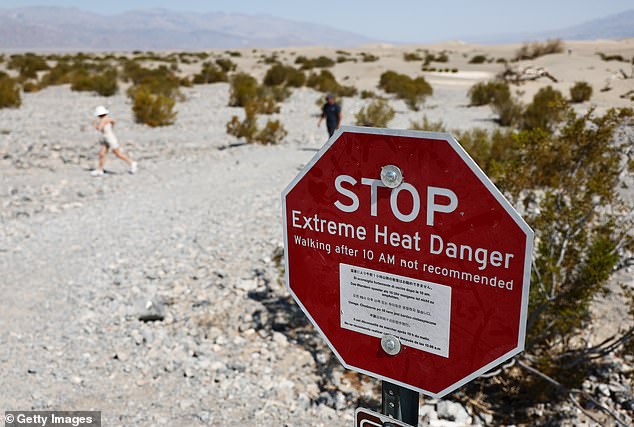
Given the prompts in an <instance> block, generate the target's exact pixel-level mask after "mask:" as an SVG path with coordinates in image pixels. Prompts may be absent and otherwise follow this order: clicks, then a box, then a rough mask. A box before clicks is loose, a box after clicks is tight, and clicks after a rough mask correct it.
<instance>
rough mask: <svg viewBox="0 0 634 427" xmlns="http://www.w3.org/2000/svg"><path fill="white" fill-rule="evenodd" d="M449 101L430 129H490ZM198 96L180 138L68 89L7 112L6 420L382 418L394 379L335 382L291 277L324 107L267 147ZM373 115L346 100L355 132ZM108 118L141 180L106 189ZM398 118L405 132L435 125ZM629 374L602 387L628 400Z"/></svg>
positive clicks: (186, 106)
mask: <svg viewBox="0 0 634 427" xmlns="http://www.w3.org/2000/svg"><path fill="white" fill-rule="evenodd" d="M467 88H468V87H467ZM434 90H435V95H434V97H433V98H432V99H431V100H430V101H428V104H427V108H426V111H425V112H426V114H427V116H428V117H429V118H430V119H432V120H438V119H442V120H443V121H444V122H445V124H447V125H448V127H450V128H456V127H460V128H468V127H472V126H480V127H482V126H485V127H491V126H493V123H492V122H491V118H492V113H491V111H490V110H489V109H488V107H481V108H466V107H465V106H464V105H465V104H466V97H465V94H466V88H465V87H464V86H451V85H448V86H444V87H435V89H434ZM184 92H185V95H186V98H187V99H186V101H184V102H181V103H179V105H178V108H179V115H178V119H177V122H176V124H175V125H174V126H171V127H169V128H158V129H150V128H147V127H144V126H141V125H138V124H135V123H133V120H132V117H131V112H130V106H129V105H127V103H128V101H127V99H126V97H125V96H124V95H122V94H121V95H117V96H115V97H112V98H108V99H103V98H99V97H97V96H93V95H90V94H84V93H76V92H71V91H70V90H69V88H68V87H65V86H63V87H53V88H49V89H46V90H44V91H42V92H39V93H33V94H26V95H25V97H24V104H23V106H22V107H21V108H20V109H17V110H2V111H0V206H1V208H0V272H1V274H0V289H1V292H2V296H3V298H2V307H1V308H0V313H1V315H0V366H2V374H1V378H2V384H3V386H4V387H3V389H4V392H3V393H1V395H0V413H1V412H2V411H4V410H8V409H12V410H13V409H24V410H27V409H82V410H101V411H103V419H104V425H108V426H132V425H134V426H156V425H177V426H181V425H182V426H197V425H227V426H229V425H262V426H264V425H267V426H349V425H351V424H352V416H353V411H354V408H355V407H356V406H358V405H359V404H360V403H363V404H364V405H365V406H369V407H374V408H376V406H377V405H378V402H379V400H378V399H379V398H380V395H379V390H378V381H375V380H373V379H368V378H361V377H360V376H358V375H356V374H353V373H350V372H345V371H344V370H343V369H342V368H340V367H339V366H338V364H337V362H336V360H335V359H334V358H333V357H332V355H331V353H330V351H329V350H328V349H327V348H326V347H325V346H324V345H323V344H322V342H321V340H320V338H319V337H318V336H316V333H315V331H314V330H313V328H312V327H311V326H310V325H309V324H308V323H307V321H306V319H305V317H304V316H303V315H302V313H301V312H300V311H298V309H297V307H296V306H295V305H294V304H293V303H292V301H291V300H290V299H289V297H288V294H287V292H286V291H285V289H284V287H283V283H282V282H281V279H280V269H281V268H282V267H281V266H280V264H279V261H280V255H281V251H282V243H281V240H282V231H281V206H280V193H281V191H282V190H283V188H284V187H285V186H286V185H287V184H288V183H289V182H290V181H291V179H292V178H293V177H294V176H295V174H296V173H297V172H298V171H299V170H300V169H301V167H302V166H303V165H304V164H306V163H307V162H308V161H309V160H310V158H311V157H312V156H313V155H314V153H315V151H316V150H317V149H318V148H319V147H320V146H321V145H322V144H323V143H324V142H325V139H326V138H325V136H326V132H325V129H323V128H322V129H318V128H317V126H316V123H317V116H316V107H315V100H316V99H317V98H319V97H320V96H321V94H319V93H317V92H314V91H312V90H309V89H300V90H297V91H295V92H294V94H293V96H292V97H291V98H290V99H289V100H288V101H286V102H285V103H284V104H283V105H282V111H281V113H280V115H279V117H280V118H281V120H282V122H283V124H284V126H285V127H286V128H287V130H288V131H289V134H288V137H287V138H286V140H285V141H284V143H283V144H282V145H279V146H267V147H262V146H253V145H245V144H241V143H240V142H239V141H236V140H235V139H233V138H231V137H229V136H227V135H226V133H225V123H226V122H227V121H228V120H229V118H230V116H231V115H232V114H237V115H240V114H241V111H242V110H241V109H233V108H228V107H226V105H227V99H228V86H227V85H226V84H214V85H206V86H196V87H194V88H192V89H185V90H184ZM439 99H442V100H443V102H442V103H441V102H439V101H438V100H439ZM365 102H366V101H362V100H360V99H359V98H354V99H352V98H346V99H345V100H344V122H346V123H352V122H353V118H352V117H353V113H354V112H355V111H357V110H358V109H359V108H360V107H361V105H363V103H365ZM98 104H106V105H108V106H109V108H110V110H111V111H112V112H113V115H114V117H115V119H116V120H117V126H116V129H115V130H116V132H117V135H118V136H119V139H120V141H121V142H122V143H123V146H124V149H125V150H126V151H127V152H129V153H130V154H131V156H132V157H134V158H135V159H136V160H138V161H139V165H140V167H139V169H140V170H139V172H138V173H137V174H136V175H129V174H127V173H126V167H125V164H123V163H122V162H120V161H118V160H116V159H114V158H112V157H110V158H109V161H108V163H107V165H106V169H107V170H108V172H109V173H107V174H106V176H104V177H101V178H92V177H91V176H90V175H89V170H90V169H91V168H92V167H94V165H95V159H96V153H97V150H98V146H97V143H96V138H97V135H96V134H95V133H94V130H92V129H91V128H90V121H91V119H92V117H91V112H92V110H93V109H94V107H95V106H96V105H98ZM393 105H394V106H395V108H396V110H397V117H396V118H395V120H394V122H393V123H392V126H393V127H407V126H408V125H409V121H410V120H420V118H421V117H422V113H414V112H410V111H409V110H407V108H406V107H405V105H404V104H403V103H401V102H394V103H393ZM623 271H624V272H625V271H626V270H623ZM624 274H625V273H624ZM625 277H626V278H629V280H630V281H631V271H627V273H626V276H625ZM626 362H628V361H622V360H617V361H615V363H617V364H618V368H617V369H612V370H610V371H609V372H607V373H606V374H605V378H603V377H597V378H596V382H595V383H592V384H590V385H589V390H590V391H591V392H592V393H596V394H597V395H598V396H599V397H601V396H603V397H604V398H605V399H616V398H615V397H614V396H615V395H616V394H618V393H621V395H622V396H624V397H623V401H624V402H627V401H628V399H631V390H628V389H627V388H624V387H625V385H624V384H626V381H625V380H623V378H624V377H625V375H627V374H628V372H631V368H629V367H628V365H627V363H626ZM629 363H630V365H631V364H632V363H634V361H632V360H629ZM598 375H600V374H598ZM614 375H616V377H614ZM599 384H600V385H599ZM603 385H604V386H603ZM619 387H620V388H619ZM628 393H629V394H628ZM628 396H629V397H628ZM422 405H423V406H422V407H421V408H422V414H421V421H422V420H423V418H424V420H425V421H429V422H430V423H431V424H430V425H434V426H458V425H468V424H483V423H485V422H489V423H491V422H495V421H494V420H493V419H492V417H491V416H490V415H487V414H486V413H481V414H476V413H472V412H471V410H470V409H469V410H467V409H466V408H465V407H464V406H463V405H461V404H460V403H457V402H454V401H452V400H451V399H448V400H444V401H436V400H431V399H425V400H424V401H422ZM569 409H570V410H571V411H574V410H575V409H574V408H569ZM630 410H634V408H630Z"/></svg>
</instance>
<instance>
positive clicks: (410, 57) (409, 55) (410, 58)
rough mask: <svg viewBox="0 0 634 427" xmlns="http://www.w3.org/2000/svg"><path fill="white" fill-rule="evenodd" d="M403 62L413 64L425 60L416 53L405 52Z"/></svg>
mask: <svg viewBox="0 0 634 427" xmlns="http://www.w3.org/2000/svg"><path fill="white" fill-rule="evenodd" d="M403 60H404V61H406V62H412V61H422V60H423V58H422V57H421V56H420V55H419V54H418V53H416V52H405V53H403Z"/></svg>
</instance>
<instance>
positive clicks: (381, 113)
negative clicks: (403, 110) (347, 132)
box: [354, 99, 396, 128]
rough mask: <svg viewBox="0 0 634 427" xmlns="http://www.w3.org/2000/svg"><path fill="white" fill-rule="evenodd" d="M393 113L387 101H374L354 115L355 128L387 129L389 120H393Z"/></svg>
mask: <svg viewBox="0 0 634 427" xmlns="http://www.w3.org/2000/svg"><path fill="white" fill-rule="evenodd" d="M395 114H396V113H395V111H394V109H393V108H392V107H390V105H389V104H388V103H387V101H385V100H383V99H376V100H374V101H372V102H371V103H370V104H368V105H367V106H365V107H363V108H361V110H359V112H358V113H357V114H355V116H354V117H355V119H356V124H357V126H372V127H381V128H385V127H387V125H388V123H389V122H390V120H392V119H393V118H394V115H395Z"/></svg>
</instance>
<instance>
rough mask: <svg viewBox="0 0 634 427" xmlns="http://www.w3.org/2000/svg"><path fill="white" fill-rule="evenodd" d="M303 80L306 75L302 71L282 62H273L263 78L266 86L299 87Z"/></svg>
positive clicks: (304, 80)
mask: <svg viewBox="0 0 634 427" xmlns="http://www.w3.org/2000/svg"><path fill="white" fill-rule="evenodd" d="M305 82H306V75H305V74H304V72H303V71H301V70H298V69H296V68H293V67H291V66H287V65H282V64H275V65H273V66H272V67H271V68H269V69H268V71H267V72H266V75H265V76H264V80H263V83H264V85H266V86H279V85H287V86H290V87H301V86H303V85H304V83H305Z"/></svg>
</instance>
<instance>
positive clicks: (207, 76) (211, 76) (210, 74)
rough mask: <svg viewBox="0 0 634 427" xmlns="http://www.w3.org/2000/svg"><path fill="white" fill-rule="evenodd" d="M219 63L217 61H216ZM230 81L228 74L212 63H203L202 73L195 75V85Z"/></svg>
mask: <svg viewBox="0 0 634 427" xmlns="http://www.w3.org/2000/svg"><path fill="white" fill-rule="evenodd" d="M216 62H217V61H216ZM226 81H229V77H228V76H227V72H226V71H225V70H224V69H223V68H221V67H218V66H216V65H214V64H212V63H211V62H203V65H202V68H201V70H200V73H198V74H195V75H194V79H193V82H194V84H197V85H199V84H209V83H217V82H226Z"/></svg>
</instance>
